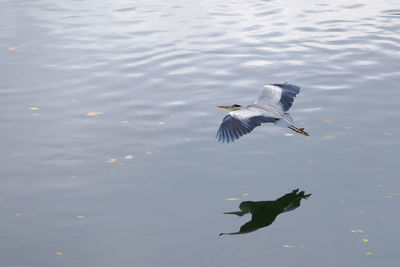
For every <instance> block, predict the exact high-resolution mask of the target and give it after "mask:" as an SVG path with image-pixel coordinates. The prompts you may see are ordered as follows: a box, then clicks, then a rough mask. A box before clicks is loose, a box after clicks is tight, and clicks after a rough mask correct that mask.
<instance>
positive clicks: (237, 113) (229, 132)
mask: <svg viewBox="0 0 400 267" xmlns="http://www.w3.org/2000/svg"><path fill="white" fill-rule="evenodd" d="M299 92H300V87H298V86H296V85H292V84H288V83H284V84H269V85H266V86H264V89H263V90H262V92H261V94H260V96H259V97H258V99H257V100H256V102H255V103H254V104H251V105H248V106H247V107H242V106H241V105H237V104H235V105H232V106H218V107H220V108H225V109H229V110H232V111H231V112H229V113H228V115H226V116H225V117H224V119H223V121H222V123H221V126H220V128H219V130H218V132H217V138H218V140H219V141H220V142H227V143H229V142H233V141H235V140H236V139H239V138H240V137H241V136H243V135H245V134H248V133H250V132H251V131H252V130H253V129H254V128H255V127H257V126H260V125H261V123H267V122H271V123H274V124H275V125H277V126H280V127H285V128H289V129H291V130H293V131H295V132H298V133H300V134H303V135H306V136H308V133H307V132H306V131H304V129H303V128H297V127H296V126H294V125H293V124H294V122H293V120H292V118H291V116H290V115H289V113H287V111H288V110H289V108H290V107H291V106H292V103H293V101H294V98H295V96H296V95H297V94H298V93H299Z"/></svg>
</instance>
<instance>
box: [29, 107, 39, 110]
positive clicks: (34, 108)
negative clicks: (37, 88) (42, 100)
mask: <svg viewBox="0 0 400 267" xmlns="http://www.w3.org/2000/svg"><path fill="white" fill-rule="evenodd" d="M29 109H30V110H39V109H40V108H38V107H30V108H29Z"/></svg>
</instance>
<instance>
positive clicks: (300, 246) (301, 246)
mask: <svg viewBox="0 0 400 267" xmlns="http://www.w3.org/2000/svg"><path fill="white" fill-rule="evenodd" d="M283 247H284V248H304V247H305V245H299V246H292V245H286V244H285V245H283Z"/></svg>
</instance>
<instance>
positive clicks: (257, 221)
mask: <svg viewBox="0 0 400 267" xmlns="http://www.w3.org/2000/svg"><path fill="white" fill-rule="evenodd" d="M309 196H311V194H308V195H305V194H304V191H301V192H299V189H296V190H293V191H292V192H291V193H288V194H286V195H284V196H282V197H280V198H278V199H276V200H273V201H243V202H242V203H240V205H239V208H240V210H241V211H232V212H225V213H224V214H235V215H238V216H243V215H245V214H246V213H250V214H251V221H249V222H247V223H245V224H244V225H242V227H240V231H239V232H234V233H221V234H219V235H238V234H247V233H250V232H254V231H256V230H258V229H260V228H263V227H266V226H268V225H270V224H271V223H273V222H274V220H275V218H276V217H277V216H278V215H279V214H281V213H283V212H286V211H291V210H294V209H296V208H297V207H299V206H300V201H301V200H302V199H307V198H308V197H309Z"/></svg>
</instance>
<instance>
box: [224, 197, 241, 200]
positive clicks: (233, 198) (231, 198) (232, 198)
mask: <svg viewBox="0 0 400 267" xmlns="http://www.w3.org/2000/svg"><path fill="white" fill-rule="evenodd" d="M226 200H239V199H238V198H236V197H230V198H227V199H226Z"/></svg>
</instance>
